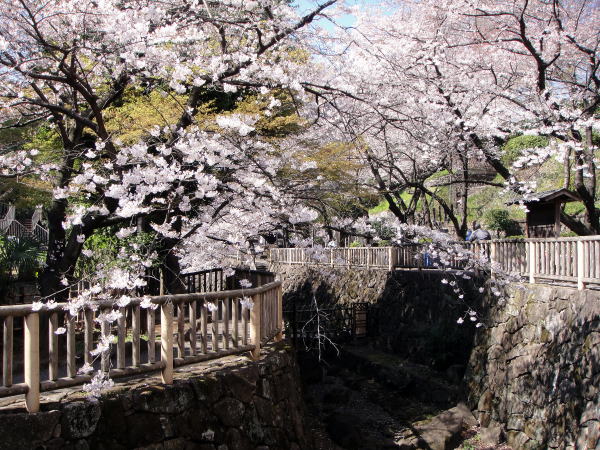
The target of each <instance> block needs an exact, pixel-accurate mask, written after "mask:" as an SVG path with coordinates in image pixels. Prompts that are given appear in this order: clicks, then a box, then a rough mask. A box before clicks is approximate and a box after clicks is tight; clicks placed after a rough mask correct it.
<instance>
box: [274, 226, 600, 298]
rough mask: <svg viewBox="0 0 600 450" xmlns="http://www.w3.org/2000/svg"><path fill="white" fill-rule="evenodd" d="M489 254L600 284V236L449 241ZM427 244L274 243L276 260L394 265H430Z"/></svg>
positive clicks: (504, 262) (532, 276) (530, 269)
mask: <svg viewBox="0 0 600 450" xmlns="http://www.w3.org/2000/svg"><path fill="white" fill-rule="evenodd" d="M449 244H451V245H461V246H464V247H465V248H466V249H468V250H470V251H472V252H474V253H476V254H480V255H483V256H485V257H486V258H487V259H488V260H491V261H493V262H494V263H496V264H494V265H493V267H496V268H497V267H501V268H502V270H504V271H506V272H510V273H516V274H519V275H520V276H521V277H523V278H527V279H529V281H530V282H531V283H535V282H538V281H544V280H550V281H560V282H567V283H575V284H577V287H578V289H584V288H585V286H586V284H589V283H593V284H600V236H576V237H562V238H535V239H496V240H490V241H477V242H462V241H461V242H449ZM426 245H427V244H408V245H402V246H399V247H354V248H348V247H345V248H324V249H320V250H319V251H318V252H315V250H314V249H302V248H294V249H272V250H271V255H270V258H271V262H272V263H282V264H300V261H301V263H302V264H313V265H319V264H326V265H330V266H331V267H335V266H338V267H357V268H361V267H362V268H368V269H385V270H394V269H395V268H406V269H414V268H417V269H426V268H428V267H433V266H432V264H431V261H428V260H427V256H426V254H427V250H426ZM463 267H464V261H463V260H461V259H460V258H454V260H452V261H451V262H450V266H449V268H451V269H458V270H461V269H462V268H463Z"/></svg>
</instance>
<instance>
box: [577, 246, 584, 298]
mask: <svg viewBox="0 0 600 450" xmlns="http://www.w3.org/2000/svg"><path fill="white" fill-rule="evenodd" d="M585 256H586V255H585V246H584V244H583V241H582V240H581V239H578V240H577V289H579V290H580V291H581V290H583V289H585V283H584V282H583V275H584V273H585V260H586V258H585Z"/></svg>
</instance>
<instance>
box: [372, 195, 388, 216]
mask: <svg viewBox="0 0 600 450" xmlns="http://www.w3.org/2000/svg"><path fill="white" fill-rule="evenodd" d="M389 209H390V204H389V203H388V201H387V200H386V199H385V198H384V199H383V200H381V201H380V202H379V204H378V205H377V206H374V207H373V208H371V209H369V214H379V213H382V212H384V211H388V210H389Z"/></svg>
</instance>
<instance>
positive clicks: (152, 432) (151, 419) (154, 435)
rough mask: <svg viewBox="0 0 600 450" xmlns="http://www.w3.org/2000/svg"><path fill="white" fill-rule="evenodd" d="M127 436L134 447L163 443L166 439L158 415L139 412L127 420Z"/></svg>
mask: <svg viewBox="0 0 600 450" xmlns="http://www.w3.org/2000/svg"><path fill="white" fill-rule="evenodd" d="M126 423H127V436H128V439H129V443H130V445H131V446H132V447H136V446H140V445H148V444H152V443H155V442H161V441H162V440H163V439H164V438H165V437H164V435H163V431H162V425H161V423H160V417H159V416H158V415H157V414H152V413H144V412H137V413H135V414H132V415H130V416H127V418H126Z"/></svg>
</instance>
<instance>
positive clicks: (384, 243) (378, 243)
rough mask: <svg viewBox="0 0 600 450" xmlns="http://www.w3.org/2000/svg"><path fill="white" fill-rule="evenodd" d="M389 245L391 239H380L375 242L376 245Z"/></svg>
mask: <svg viewBox="0 0 600 450" xmlns="http://www.w3.org/2000/svg"><path fill="white" fill-rule="evenodd" d="M390 245H392V241H389V240H387V239H382V240H381V241H378V242H377V246H378V247H389V246H390Z"/></svg>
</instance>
